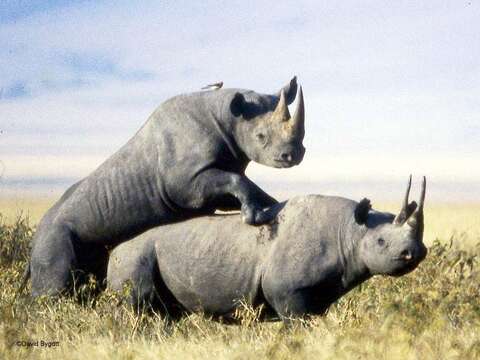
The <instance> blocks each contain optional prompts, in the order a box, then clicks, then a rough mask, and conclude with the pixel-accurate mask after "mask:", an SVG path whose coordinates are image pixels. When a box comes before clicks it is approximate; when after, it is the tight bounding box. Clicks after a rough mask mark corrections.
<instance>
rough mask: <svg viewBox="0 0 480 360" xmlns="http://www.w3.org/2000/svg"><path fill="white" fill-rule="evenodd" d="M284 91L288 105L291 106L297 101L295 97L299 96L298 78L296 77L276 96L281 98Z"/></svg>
mask: <svg viewBox="0 0 480 360" xmlns="http://www.w3.org/2000/svg"><path fill="white" fill-rule="evenodd" d="M282 90H283V91H284V92H285V100H286V101H287V104H288V105H290V104H291V103H292V102H294V101H295V97H296V96H297V77H296V76H294V77H293V78H292V80H290V82H289V83H288V84H287V85H285V86H284V87H283V88H281V89H280V91H279V92H277V93H276V94H275V95H277V96H278V97H280V95H281V94H282Z"/></svg>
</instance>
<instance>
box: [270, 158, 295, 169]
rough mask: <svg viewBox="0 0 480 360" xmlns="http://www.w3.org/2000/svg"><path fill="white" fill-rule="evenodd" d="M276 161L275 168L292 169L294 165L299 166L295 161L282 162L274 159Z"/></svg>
mask: <svg viewBox="0 0 480 360" xmlns="http://www.w3.org/2000/svg"><path fill="white" fill-rule="evenodd" d="M274 161H275V164H276V165H275V167H278V168H286V167H292V166H294V165H297V162H296V161H294V160H290V161H288V160H281V159H274Z"/></svg>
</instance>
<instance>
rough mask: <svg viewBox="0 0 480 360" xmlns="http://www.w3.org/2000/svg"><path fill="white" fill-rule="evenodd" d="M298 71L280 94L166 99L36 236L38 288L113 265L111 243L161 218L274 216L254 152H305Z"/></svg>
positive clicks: (288, 158)
mask: <svg viewBox="0 0 480 360" xmlns="http://www.w3.org/2000/svg"><path fill="white" fill-rule="evenodd" d="M298 92H299V95H298V96H299V99H298V105H297V110H296V112H295V114H294V116H293V117H291V116H290V114H289V111H288V107H287V105H288V104H290V103H291V102H293V101H294V99H295V97H296V94H297V82H296V78H295V77H294V78H293V79H292V80H291V81H290V83H289V84H288V85H287V86H285V87H284V88H282V89H281V90H280V91H279V92H278V93H277V94H274V95H264V94H259V93H256V92H254V91H250V90H241V89H220V90H216V91H210V92H198V93H192V94H187V95H180V96H176V97H174V98H172V99H170V100H167V101H166V102H164V103H163V104H162V105H160V107H159V108H158V109H157V110H155V112H154V113H153V114H152V115H151V116H150V118H149V119H148V120H147V122H146V123H145V124H144V125H143V127H142V128H141V129H140V130H139V131H138V132H137V133H136V135H135V136H134V137H133V138H132V139H131V140H130V141H129V142H128V143H127V144H126V145H125V146H123V147H122V148H121V149H120V150H119V151H118V152H116V153H115V154H114V155H113V156H112V157H110V158H109V159H108V160H107V161H105V163H103V164H102V165H100V167H99V168H97V169H96V170H95V171H94V172H93V173H92V174H90V175H89V176H87V177H86V178H85V179H83V180H81V181H79V182H78V183H76V184H75V185H73V186H72V187H70V188H69V189H68V190H67V191H66V192H65V194H64V195H63V196H62V197H61V199H60V200H59V201H57V203H56V204H55V205H54V206H53V207H52V208H51V209H50V210H49V211H48V212H47V213H46V215H45V216H44V217H43V219H42V220H41V222H40V224H39V226H38V230H37V232H36V234H35V237H34V240H33V245H32V253H31V260H30V265H29V267H28V268H27V272H26V277H25V279H27V277H28V275H29V273H30V274H31V277H32V294H33V295H40V294H55V293H59V292H61V291H62V290H64V289H66V288H67V287H68V284H69V281H70V279H71V277H70V274H71V271H72V270H84V271H86V272H94V273H102V271H103V273H104V271H105V268H106V263H107V252H106V250H105V245H113V244H117V243H120V242H122V241H125V240H126V239H128V238H131V237H133V236H135V235H137V234H139V233H141V232H143V231H145V230H147V229H149V228H152V227H154V226H157V225H162V224H168V223H173V222H177V221H181V220H184V219H188V218H191V217H195V216H199V215H205V214H211V213H213V212H214V211H215V210H216V209H241V212H242V217H243V221H244V222H246V223H248V224H255V225H258V224H262V223H265V222H268V221H269V220H271V219H270V218H269V217H268V213H267V212H265V211H263V209H265V208H266V207H268V206H271V205H273V204H275V203H276V201H275V199H273V198H272V197H270V196H269V195H268V194H266V193H265V192H264V191H262V190H261V189H260V188H259V187H258V186H256V185H255V184H254V183H253V182H252V181H250V180H249V179H248V178H247V177H246V176H245V173H244V172H245V168H246V167H247V164H248V163H249V162H250V161H251V160H253V161H256V162H258V163H261V164H264V165H268V166H273V167H291V166H293V165H296V164H298V163H300V162H301V160H302V159H303V155H304V152H305V148H304V147H303V145H302V140H303V137H304V132H305V130H304V114H305V112H304V102H303V94H302V89H301V88H300V89H299V91H298Z"/></svg>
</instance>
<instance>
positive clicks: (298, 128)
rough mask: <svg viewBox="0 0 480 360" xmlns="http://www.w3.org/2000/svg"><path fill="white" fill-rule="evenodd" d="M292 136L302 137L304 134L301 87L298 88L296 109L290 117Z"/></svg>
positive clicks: (303, 106)
mask: <svg viewBox="0 0 480 360" xmlns="http://www.w3.org/2000/svg"><path fill="white" fill-rule="evenodd" d="M291 121H292V130H293V136H295V137H299V138H301V139H303V137H304V136H305V104H304V102H303V91H302V87H301V86H300V89H299V90H298V102H297V109H296V110H295V114H294V115H293V118H292V120H291Z"/></svg>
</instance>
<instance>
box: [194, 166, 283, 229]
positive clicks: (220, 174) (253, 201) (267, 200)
mask: <svg viewBox="0 0 480 360" xmlns="http://www.w3.org/2000/svg"><path fill="white" fill-rule="evenodd" d="M194 188H196V189H198V190H200V192H201V194H200V197H201V198H202V199H205V201H206V202H207V203H209V202H210V203H214V204H217V205H218V208H222V207H224V206H222V205H223V204H222V203H221V201H220V202H219V199H222V198H223V199H225V198H227V197H228V195H230V196H233V197H235V199H237V200H238V201H239V202H240V204H241V206H240V209H241V213H242V220H243V222H245V223H247V224H250V225H261V224H265V223H268V222H270V221H272V220H273V215H269V214H268V213H267V212H265V211H264V209H265V208H267V207H270V206H272V205H274V204H277V203H278V202H277V200H275V199H274V198H272V197H271V196H270V195H268V194H267V193H266V192H264V191H263V190H262V189H260V188H259V187H258V186H257V185H255V184H254V183H253V182H252V181H251V180H250V179H248V178H247V177H246V176H245V175H240V174H236V173H232V172H228V171H223V170H219V169H209V170H206V171H204V172H203V173H201V174H199V175H198V176H197V177H196V181H195V184H194Z"/></svg>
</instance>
